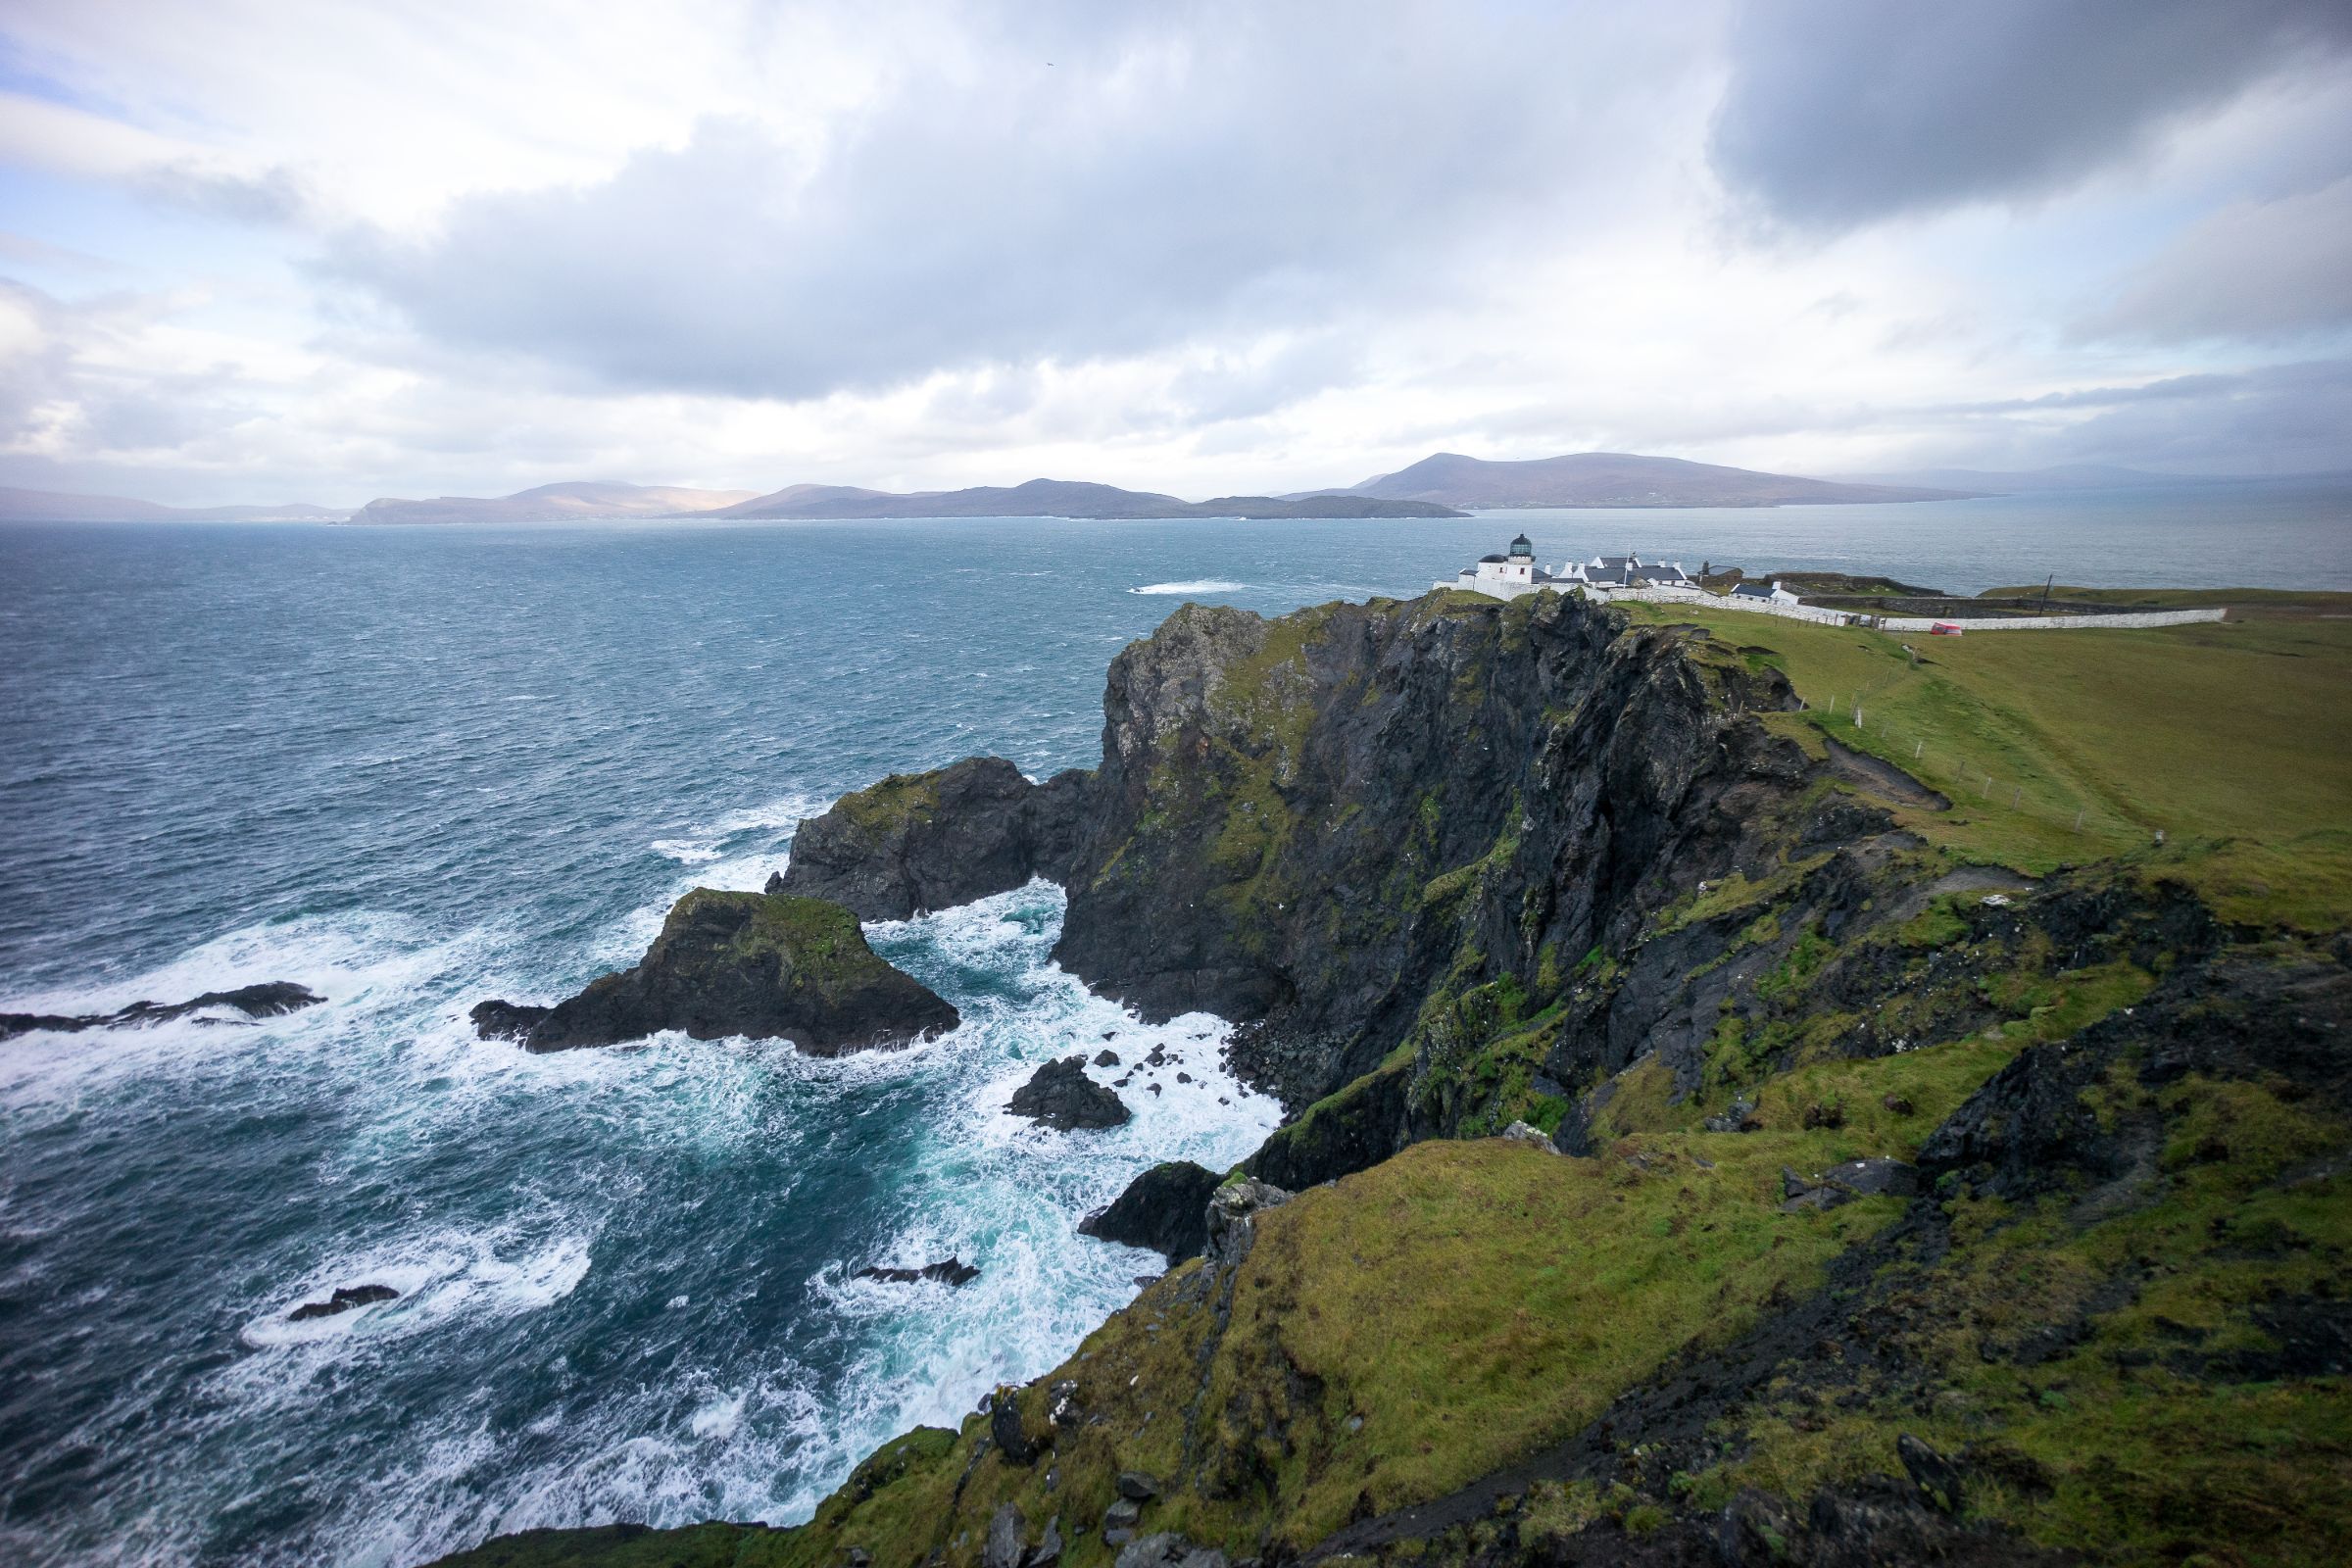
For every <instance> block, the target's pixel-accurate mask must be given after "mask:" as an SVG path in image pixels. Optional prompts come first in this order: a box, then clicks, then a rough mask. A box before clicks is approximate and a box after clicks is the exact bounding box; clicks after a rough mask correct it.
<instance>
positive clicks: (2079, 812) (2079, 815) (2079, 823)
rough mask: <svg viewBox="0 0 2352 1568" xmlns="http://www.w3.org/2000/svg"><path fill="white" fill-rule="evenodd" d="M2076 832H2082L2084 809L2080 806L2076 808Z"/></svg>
mask: <svg viewBox="0 0 2352 1568" xmlns="http://www.w3.org/2000/svg"><path fill="white" fill-rule="evenodd" d="M2075 831H2076V832H2078V833H2080V832H2082V808H2081V807H2079V806H2078V807H2076V808H2075Z"/></svg>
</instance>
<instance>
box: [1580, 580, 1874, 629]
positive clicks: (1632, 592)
mask: <svg viewBox="0 0 2352 1568" xmlns="http://www.w3.org/2000/svg"><path fill="white" fill-rule="evenodd" d="M1585 597H1586V598H1588V599H1597V600H1599V601H1600V602H1601V603H1603V604H1614V603H1616V602H1617V601H1619V600H1631V601H1634V602H1636V603H1640V604H1645V605H1704V606H1706V607H1707V608H1708V609H1709V610H1737V611H1740V612H1743V613H1747V614H1750V615H1779V616H1780V617H1781V618H1783V619H1784V620H1809V621H1812V622H1813V623H1814V624H1816V625H1821V626H1850V625H1852V624H1854V623H1855V622H1856V621H1860V620H1864V619H1867V618H1868V617H1866V616H1862V615H1857V614H1853V613H1850V612H1847V611H1843V610H1824V609H1822V608H1821V607H1820V606H1818V605H1776V604H1774V603H1772V602H1771V601H1770V600H1760V599H1732V598H1728V597H1726V596H1723V595H1720V594H1711V593H1708V592H1706V591H1705V590H1703V589H1699V588H1593V587H1591V586H1587V587H1586V588H1585Z"/></svg>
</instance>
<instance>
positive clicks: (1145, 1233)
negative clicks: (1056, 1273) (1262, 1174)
mask: <svg viewBox="0 0 2352 1568" xmlns="http://www.w3.org/2000/svg"><path fill="white" fill-rule="evenodd" d="M1224 1180H1225V1178H1224V1177H1222V1176H1220V1175H1218V1174H1217V1173H1216V1172H1215V1171H1213V1170H1210V1169H1209V1168H1208V1167H1206V1166H1205V1165H1196V1164H1194V1163H1193V1162H1192V1161H1191V1160H1189V1159H1171V1160H1166V1161H1163V1162H1162V1163H1160V1164H1157V1165H1154V1166H1152V1168H1151V1169H1150V1170H1148V1171H1145V1172H1144V1173H1143V1174H1142V1175H1141V1176H1138V1177H1137V1178H1136V1179H1135V1180H1134V1181H1132V1182H1129V1183H1128V1184H1127V1189H1126V1191H1124V1192H1122V1193H1120V1194H1119V1196H1118V1197H1117V1198H1116V1199H1115V1200H1113V1201H1111V1202H1110V1203H1109V1204H1108V1205H1107V1206H1105V1207H1103V1208H1098V1209H1096V1210H1095V1211H1094V1212H1093V1213H1091V1214H1089V1215H1087V1216H1086V1218H1084V1219H1082V1220H1080V1221H1079V1222H1078V1233H1079V1234H1080V1235H1081V1236H1094V1237H1099V1238H1100V1239H1102V1240H1103V1241H1106V1242H1123V1243H1125V1244H1126V1245H1127V1246H1129V1247H1148V1248H1150V1249H1152V1250H1153V1251H1155V1252H1157V1253H1159V1254H1160V1255H1162V1256H1163V1257H1165V1258H1166V1259H1167V1260H1168V1261H1169V1262H1171V1263H1181V1262H1183V1261H1184V1260H1185V1259H1186V1258H1188V1257H1194V1256H1197V1255H1198V1254H1199V1253H1200V1251H1201V1249H1202V1248H1203V1247H1205V1246H1207V1245H1208V1200H1209V1197H1210V1195H1212V1194H1213V1193H1215V1192H1216V1190H1217V1188H1218V1186H1219V1184H1221V1183H1222V1182H1223V1181H1224Z"/></svg>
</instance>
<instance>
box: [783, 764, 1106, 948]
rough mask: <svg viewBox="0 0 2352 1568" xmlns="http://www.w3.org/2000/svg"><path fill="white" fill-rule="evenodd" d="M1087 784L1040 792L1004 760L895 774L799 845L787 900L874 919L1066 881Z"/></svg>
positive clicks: (798, 836) (1074, 776) (1066, 776)
mask: <svg viewBox="0 0 2352 1568" xmlns="http://www.w3.org/2000/svg"><path fill="white" fill-rule="evenodd" d="M1087 778H1088V775H1087V774H1084V773H1079V772H1075V771H1073V772H1067V773H1060V774H1056V775H1055V776H1054V778H1052V779H1050V780H1048V781H1047V782H1046V783H1044V784H1032V783H1030V782H1029V781H1028V780H1027V779H1026V778H1024V777H1022V776H1021V770H1020V769H1019V768H1017V767H1015V766H1013V765H1012V764H1011V763H1010V762H1008V761H1006V760H1005V759H1003V758H1002V757H968V758H965V759H964V760H962V761H960V762H957V763H956V764H955V765H953V766H951V767H942V768H936V769H934V770H933V771H931V772H928V773H894V774H892V775H891V776H890V777H888V778H886V779H884V780H882V782H880V783H879V784H875V785H871V786H869V787H868V788H865V789H862V790H859V791H858V792H857V793H856V794H853V795H845V796H843V797H842V798H841V799H840V800H838V801H836V802H834V803H833V807H832V809H830V810H828V811H826V812H825V813H824V814H823V815H822V816H818V817H815V818H813V819H811V820H809V821H807V822H804V823H802V824H801V825H800V827H799V829H798V830H796V831H795V832H794V834H793V841H792V860H791V862H790V863H789V864H788V865H786V866H785V868H784V875H783V879H782V881H781V883H780V884H778V887H777V891H780V892H788V893H800V894H808V895H812V896H814V897H817V898H825V899H832V900H834V901H836V902H838V903H841V904H845V905H847V906H849V907H851V908H853V909H855V910H857V911H858V917H859V918H861V919H866V920H904V919H906V918H907V916H909V915H912V914H915V913H917V912H919V911H921V910H924V909H945V908H949V907H953V906H955V905H958V904H969V903H971V902H972V901H973V900H974V899H983V898H986V897H988V896H989V895H990V894H992V893H1005V892H1009V891H1010V890H1011V889H1013V888H1017V887H1019V886H1021V884H1023V883H1025V882H1027V881H1028V880H1029V879H1030V878H1031V877H1034V876H1045V877H1049V878H1052V879H1054V880H1056V881H1058V880H1060V879H1061V878H1062V877H1063V876H1064V875H1065V874H1066V873H1065V868H1066V866H1067V865H1068V863H1069V861H1070V859H1071V858H1072V856H1073V854H1074V853H1075V842H1076V838H1077V835H1078V832H1079V829H1080V826H1081V821H1082V812H1083V808H1084V796H1085V793H1086V780H1087Z"/></svg>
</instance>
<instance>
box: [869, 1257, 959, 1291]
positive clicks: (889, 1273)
mask: <svg viewBox="0 0 2352 1568" xmlns="http://www.w3.org/2000/svg"><path fill="white" fill-rule="evenodd" d="M852 1277H853V1278H856V1279H861V1280H882V1281H884V1282H885V1283H887V1284H891V1285H912V1284H915V1283H916V1282H917V1281H920V1280H935V1281H937V1282H938V1283H939V1284H942V1285H964V1284H968V1283H969V1282H971V1281H973V1280H976V1279H978V1278H979V1277H980V1271H979V1269H977V1268H975V1267H973V1266H972V1265H971V1264H969V1263H966V1262H965V1261H964V1260H963V1259H962V1258H960V1257H945V1258H942V1259H940V1260H939V1261H938V1262H936V1263H925V1264H924V1265H923V1266H922V1267H921V1268H885V1267H883V1266H881V1265H879V1264H872V1265H868V1266H867V1267H865V1268H861V1269H859V1270H858V1272H857V1273H856V1274H855V1275H854V1276H852Z"/></svg>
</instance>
